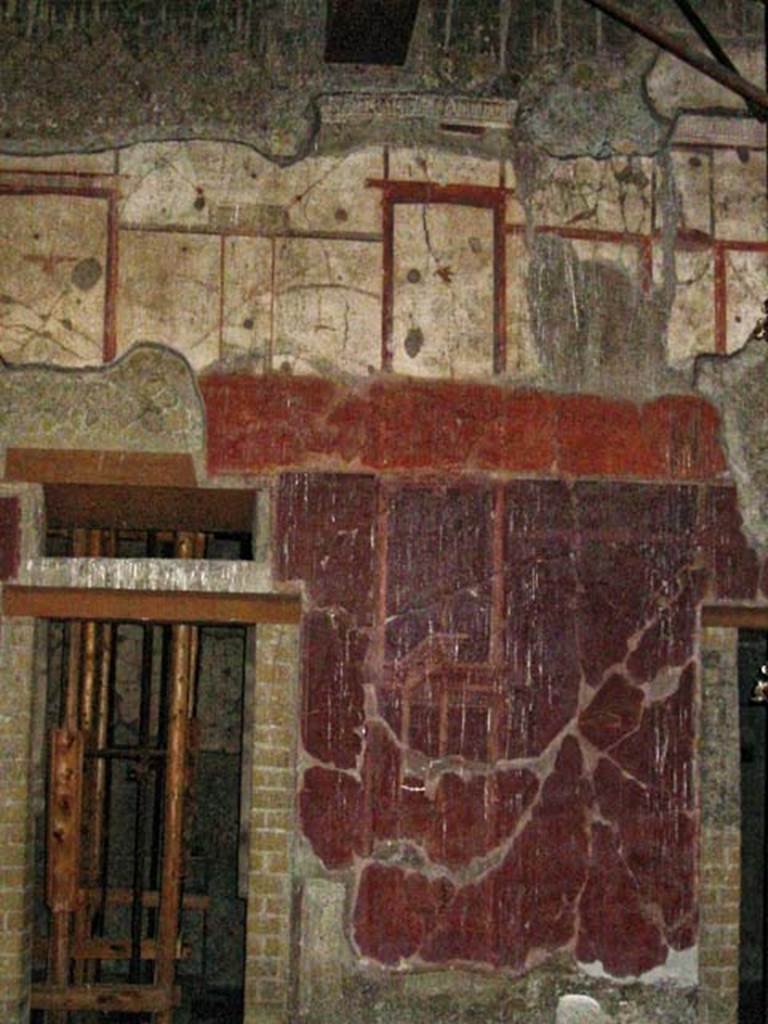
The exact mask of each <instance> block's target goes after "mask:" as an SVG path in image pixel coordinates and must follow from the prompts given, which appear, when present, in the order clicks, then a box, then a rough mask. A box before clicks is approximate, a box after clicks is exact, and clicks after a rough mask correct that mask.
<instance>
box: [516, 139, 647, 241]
mask: <svg viewBox="0 0 768 1024" xmlns="http://www.w3.org/2000/svg"><path fill="white" fill-rule="evenodd" d="M652 174H653V163H652V161H651V160H650V159H647V158H640V157H616V158H614V159H612V160H590V159H586V158H581V159H578V160H554V159H548V160H546V161H543V163H542V167H541V169H540V172H539V176H538V180H537V188H536V190H535V192H534V194H533V207H532V212H533V218H534V223H536V224H537V225H550V226H558V227H575V228H598V229H600V230H603V231H621V232H631V233H633V234H647V233H648V232H649V231H650V228H651V208H652V202H651V183H652Z"/></svg>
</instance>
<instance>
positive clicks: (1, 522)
mask: <svg viewBox="0 0 768 1024" xmlns="http://www.w3.org/2000/svg"><path fill="white" fill-rule="evenodd" d="M19 518H20V511H19V500H18V498H12V497H9V498H0V580H9V579H13V577H14V576H16V574H17V572H18V569H19Z"/></svg>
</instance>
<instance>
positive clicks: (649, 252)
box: [638, 238, 653, 292]
mask: <svg viewBox="0 0 768 1024" xmlns="http://www.w3.org/2000/svg"><path fill="white" fill-rule="evenodd" d="M638 248H639V249H640V287H641V288H642V289H643V291H644V292H649V291H650V290H651V287H652V286H653V242H652V241H651V239H650V238H646V239H644V240H643V241H642V242H640V243H639V245H638Z"/></svg>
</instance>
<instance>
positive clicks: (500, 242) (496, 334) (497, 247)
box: [493, 204, 507, 373]
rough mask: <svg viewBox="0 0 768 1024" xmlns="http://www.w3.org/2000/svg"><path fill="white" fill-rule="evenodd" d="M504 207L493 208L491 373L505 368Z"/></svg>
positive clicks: (505, 275)
mask: <svg viewBox="0 0 768 1024" xmlns="http://www.w3.org/2000/svg"><path fill="white" fill-rule="evenodd" d="M504 220H505V207H504V205H503V204H502V205H498V204H497V205H496V206H494V208H493V342H494V345H493V372H494V373H504V371H505V370H506V368H507V235H506V232H505V230H504Z"/></svg>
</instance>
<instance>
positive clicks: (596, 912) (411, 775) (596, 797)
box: [280, 403, 756, 977]
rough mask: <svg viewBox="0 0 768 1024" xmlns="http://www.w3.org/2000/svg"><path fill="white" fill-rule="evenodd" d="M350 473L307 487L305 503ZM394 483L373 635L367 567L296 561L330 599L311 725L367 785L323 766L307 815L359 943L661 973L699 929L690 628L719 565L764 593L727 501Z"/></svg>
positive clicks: (518, 963)
mask: <svg viewBox="0 0 768 1024" xmlns="http://www.w3.org/2000/svg"><path fill="white" fill-rule="evenodd" d="M673 405H674V403H673ZM659 410H661V411H659ZM686 410H687V411H686ZM689 411H690V410H689V409H688V408H687V406H685V404H683V407H682V412H681V410H680V409H678V408H676V407H674V408H670V407H665V406H663V405H662V406H659V407H658V408H657V409H656V411H655V412H654V415H656V416H657V417H658V418H659V421H660V422H663V423H667V424H670V423H673V422H677V421H676V420H675V416H677V415H678V413H680V414H681V415H682V414H683V413H685V414H686V415H687V412H689ZM662 414H663V415H662ZM673 414H674V415H673ZM665 417H666V418H665ZM631 419H632V417H631V416H629V415H628V419H627V422H629V421H630V420H631ZM641 419H642V418H641ZM659 429H661V428H659ZM298 479H300V478H298V477H297V478H292V481H291V483H290V485H288V484H285V485H284V487H285V488H286V490H285V491H281V494H288V493H291V494H292V493H293V492H294V490H295V487H296V486H297V485H296V482H295V481H296V480H298ZM356 479H358V478H356V477H352V478H351V480H352V481H354V480H356ZM362 479H367V478H362ZM344 482H345V478H344V477H341V476H339V475H338V474H337V475H335V476H334V477H332V478H331V479H330V480H328V481H326V482H325V484H323V485H322V486H321V485H320V484H319V483H318V484H317V485H314V484H313V485H312V486H313V487H315V489H314V490H312V488H309V489H308V490H305V493H306V494H307V495H310V494H313V495H317V497H316V498H308V506H309V507H312V506H313V504H314V505H316V506H317V508H318V509H325V508H326V507H327V506H324V505H323V502H324V501H325V500H326V497H327V493H335V490H336V489H342V490H343V487H344ZM302 486H304V485H302ZM355 486H356V485H355V484H354V483H352V484H351V487H352V490H353V492H354V488H355ZM366 486H367V485H366ZM323 487H327V488H329V491H328V492H326V491H324V490H323ZM386 487H387V488H388V492H389V496H388V498H387V501H386V502H385V515H386V522H382V523H380V529H379V532H378V533H376V534H374V539H375V538H377V537H378V538H380V537H381V536H382V529H383V528H384V527H385V528H386V531H385V532H386V545H387V551H386V564H385V565H383V564H382V562H383V561H384V559H383V557H382V556H383V553H384V552H383V551H382V552H374V558H373V569H372V572H373V575H374V576H375V578H376V580H377V581H381V580H383V581H384V582H385V583H386V593H384V594H382V601H381V603H379V604H376V603H375V602H372V604H371V605H370V607H371V615H372V621H371V624H370V629H369V626H368V624H367V623H366V625H365V628H364V629H360V628H359V626H357V625H356V624H355V622H354V619H353V617H352V614H351V613H350V612H347V611H340V610H339V609H346V608H347V606H351V605H353V604H354V601H355V597H354V595H355V594H356V593H360V591H359V590H356V589H355V588H357V587H359V583H358V581H357V580H355V579H354V574H353V573H351V571H347V567H348V566H349V565H350V564H351V561H352V560H349V561H347V562H343V561H342V563H341V569H340V571H339V573H338V577H339V578H338V580H337V581H335V582H330V581H329V582H327V583H326V581H325V580H324V579H323V573H324V572H325V571H326V564H327V563H324V562H323V559H322V558H315V557H314V553H313V550H312V548H311V546H309V545H308V546H307V547H306V548H302V547H301V544H300V538H297V540H296V541H293V540H291V542H290V543H289V544H288V546H287V548H286V550H288V551H289V552H290V558H291V559H293V560H294V561H293V563H292V564H293V565H294V566H295V568H294V570H293V571H294V573H295V574H299V575H300V574H301V573H306V574H307V575H308V576H309V577H311V579H309V580H308V587H309V592H310V594H313V595H314V594H321V593H324V591H323V588H324V587H326V586H327V587H328V588H330V589H329V590H328V593H329V594H332V595H333V602H334V608H335V609H336V610H335V611H334V610H332V609H331V608H328V609H327V611H325V612H324V613H323V614H320V613H319V612H315V613H314V614H313V615H310V617H309V619H308V624H307V631H306V633H305V638H306V650H307V652H308V654H307V661H306V664H305V669H304V686H305V688H306V687H309V690H308V691H307V690H306V689H305V698H304V699H305V715H304V718H305V721H304V723H303V730H304V732H303V735H304V740H305V746H306V747H307V748H308V749H309V750H310V751H311V752H312V753H313V754H314V755H315V756H317V757H319V758H322V759H323V760H325V761H326V762H327V763H331V761H333V763H336V764H338V765H343V766H344V767H348V768H356V767H357V766H358V765H360V767H361V781H360V782H358V781H357V777H356V775H354V774H352V773H349V774H347V773H344V772H334V771H332V770H330V769H325V768H320V767H316V768H312V769H310V770H309V771H308V772H306V774H305V778H304V788H303V790H302V793H301V812H302V821H303V827H304V831H305V834H306V835H307V838H308V839H309V841H310V843H311V844H312V846H313V848H314V849H315V851H316V852H317V853H318V855H319V856H320V857H321V859H322V860H323V862H324V863H325V864H326V866H328V867H330V868H337V869H340V868H345V867H349V866H351V865H352V864H353V861H354V863H355V865H356V868H355V872H356V874H355V876H354V877H356V878H359V885H358V888H357V896H356V898H355V900H354V905H353V907H352V908H351V911H350V913H351V915H352V916H351V925H352V928H353V932H354V935H355V939H356V942H357V943H358V946H359V948H360V950H361V952H363V953H364V954H365V955H366V956H369V957H371V958H372V959H374V960H377V961H378V962H380V963H381V964H384V965H395V964H398V963H400V962H401V961H409V960H411V961H412V962H413V963H414V964H424V963H435V964H444V965H445V964H451V963H469V964H473V963H476V964H485V965H495V966H503V967H505V968H507V969H511V970H512V971H517V972H521V971H524V970H525V969H527V965H529V964H530V963H531V962H532V960H537V959H540V958H541V957H542V956H543V955H545V954H546V953H556V952H567V951H571V952H573V951H574V950H575V954H576V955H577V956H578V957H579V958H580V959H583V960H586V961H597V960H599V961H600V962H601V963H602V964H603V966H604V968H605V970H607V971H608V972H609V973H613V974H615V975H617V976H619V977H631V976H635V975H637V974H638V973H641V972H643V971H646V970H649V969H651V968H653V967H655V966H658V965H660V964H662V963H663V962H664V960H665V959H666V956H667V954H668V951H669V950H670V949H685V948H687V947H688V946H690V945H691V944H692V943H693V942H694V941H695V935H696V930H695V929H696V921H695V911H696V895H695V863H694V857H695V849H696V831H695V810H694V800H693V776H692V765H693V754H694V667H693V660H692V658H693V655H692V650H693V638H694V633H695V621H696V613H697V609H698V606H699V604H700V602H701V601H702V600H703V598H704V596H705V594H706V596H707V598H708V599H709V596H710V595H711V594H712V592H713V591H712V587H711V583H712V580H713V575H712V574H713V572H714V573H717V572H718V571H722V572H724V573H725V574H726V578H725V582H724V583H723V584H721V592H723V593H730V594H736V593H744V592H746V591H747V590H748V588H749V587H751V586H753V585H756V569H755V566H756V562H753V561H752V560H751V559H750V555H751V552H750V549H749V548H748V547H747V545H746V543H745V541H744V538H743V536H742V533H741V521H740V518H739V516H738V510H737V507H736V504H735V501H734V492H733V489H732V488H730V487H725V486H719V485H718V486H707V487H701V486H691V485H689V484H677V483H676V484H671V483H667V484H660V483H652V484H648V483H646V484H641V483H637V482H629V481H623V482H622V481H615V480H607V479H602V480H592V481H561V480H552V479H550V480H516V481H512V482H507V483H505V484H504V485H503V494H501V496H499V494H498V493H497V492H496V491H495V490H494V487H493V486H492V485H491V484H490V483H489V482H483V481H480V482H473V483H471V484H470V483H467V484H466V485H463V486H457V485H456V484H455V482H454V483H451V484H447V483H445V482H443V484H442V485H440V484H439V483H436V482H430V483H428V484H427V483H424V484H419V485H416V484H414V483H413V482H410V483H407V484H406V483H403V484H398V483H397V482H396V481H395V480H393V479H391V478H390V479H388V480H387V483H386ZM324 495H326V497H324ZM280 500H281V501H282V500H283V497H281V499H280ZM291 501H293V499H292V498H291V499H290V500H289V501H288V502H287V505H288V506H289V507H290V505H291ZM298 504H299V505H300V504H301V502H299V503H298ZM353 519H354V516H353ZM323 520H324V516H323V515H320V514H319V513H318V515H317V521H318V522H322V521H323ZM306 523H307V525H306V529H307V530H308V531H309V532H310V533H311V531H312V530H313V529H318V530H319V531H320V532H319V536H320V543H321V545H322V544H323V543H325V544H327V541H324V540H323V534H322V531H321V530H320V528H319V527H315V526H313V525H312V523H313V519H312V517H311V516H309V517H308V518H307V520H306ZM284 535H287V533H286V534H284ZM292 545H293V546H292ZM323 550H327V548H326V549H323ZM302 552H304V553H302ZM285 557H286V556H285V555H281V558H285ZM284 564H286V565H287V564H288V561H287V560H286V561H285V563H284ZM718 567H719V568H718ZM333 587H338V589H337V590H333V589H332V588H333ZM708 587H709V588H710V589H709V590H707V588H708ZM313 588H314V589H313ZM366 593H367V591H366ZM465 595H468V597H469V599H470V600H469V607H470V608H480V609H481V614H479V615H474V614H469V613H467V612H466V611H465V606H464V605H462V603H461V601H462V599H463V597H464V596H465ZM327 600H328V603H329V604H330V602H331V598H328V599H327ZM388 624H389V634H388V635H387V625H388ZM369 637H370V642H369ZM353 642H354V644H359V646H356V647H355V648H354V650H353V649H352V647H350V644H351V643H353ZM398 645H399V646H398ZM313 655H314V656H316V664H313V661H312V658H313ZM353 663H356V664H357V665H358V666H359V668H360V674H359V675H356V674H355V673H354V672H351V666H352V665H353ZM348 672H350V673H351V674H350V675H348V676H347V675H345V673H348ZM363 679H364V680H365V683H366V684H368V685H370V687H371V689H370V690H369V691H368V694H367V699H366V703H365V706H364V707H361V705H360V704H359V703H357V701H359V695H360V693H361V692H362V689H363V687H362V681H363ZM329 680H331V681H332V682H328V681H329ZM585 684H588V686H587V685H585ZM340 693H343V694H344V695H345V696H344V697H342V698H340V699H338V700H337V699H336V697H335V696H334V695H336V694H340ZM354 694H357V695H358V696H357V697H355V696H353V695H354ZM313 695H314V696H313ZM313 699H314V700H316V703H313ZM379 716H380V717H379ZM311 719H314V721H312V720H311ZM327 737H330V740H328V739H327ZM582 747H583V749H584V751H588V756H586V757H585V755H584V754H583V752H582ZM522 756H525V757H530V758H531V761H530V762H527V763H526V767H525V768H521V767H519V766H515V765H510V764H509V763H508V762H506V761H504V760H500V759H503V758H507V757H511V758H514V757H522ZM489 854H490V855H491V856H490V857H489ZM393 856H395V857H396V858H397V864H395V863H394V862H385V858H391V857H393ZM486 858H488V859H487V860H486ZM358 864H359V867H358V866H357V865H358ZM405 864H407V868H406V867H405V866H404V865H405ZM358 872H359V873H358ZM438 878H439V879H440V881H439V882H438V881H436V879H438Z"/></svg>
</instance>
